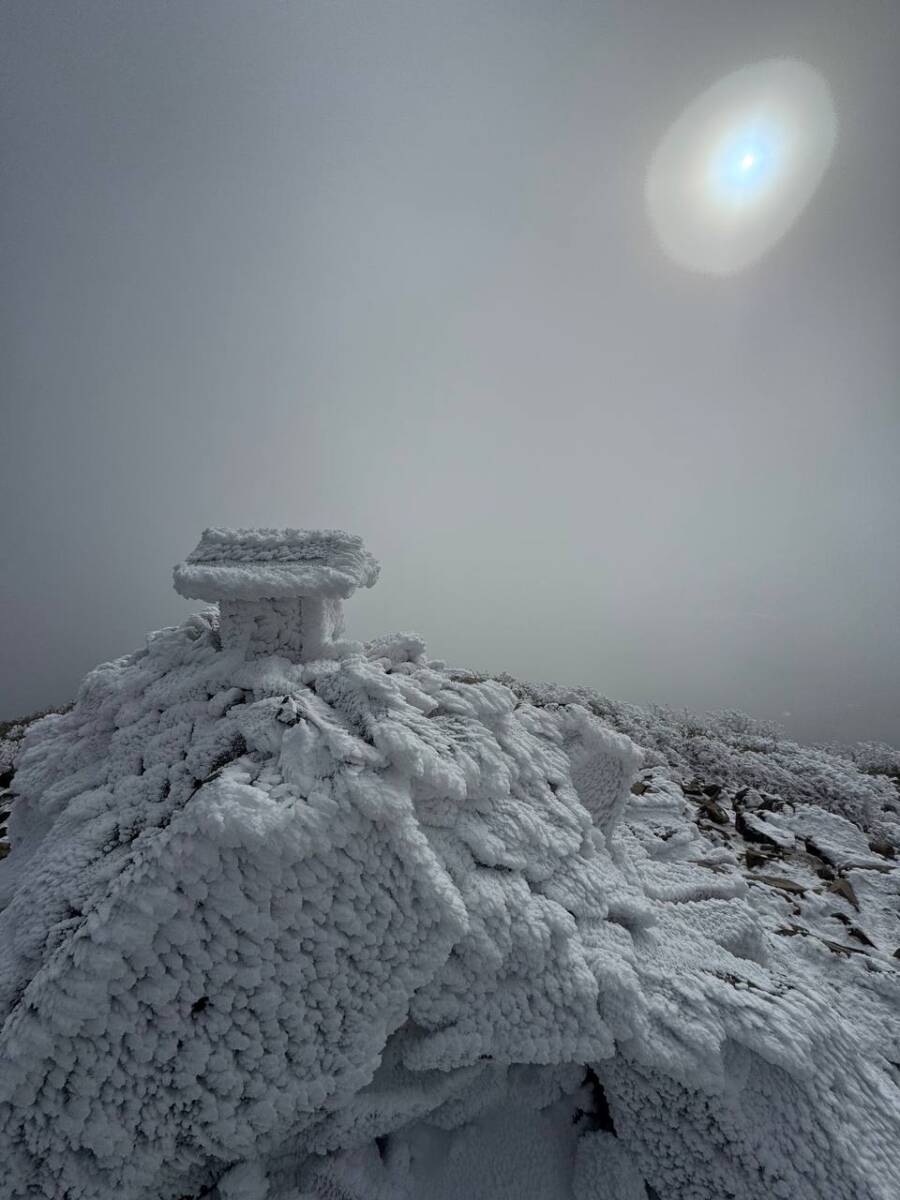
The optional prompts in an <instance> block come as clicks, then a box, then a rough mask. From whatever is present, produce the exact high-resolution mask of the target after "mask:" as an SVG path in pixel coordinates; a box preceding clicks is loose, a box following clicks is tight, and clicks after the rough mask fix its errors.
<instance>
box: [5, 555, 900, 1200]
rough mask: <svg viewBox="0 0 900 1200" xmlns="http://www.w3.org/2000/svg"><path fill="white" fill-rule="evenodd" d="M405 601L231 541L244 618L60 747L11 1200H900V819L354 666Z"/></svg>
mask: <svg viewBox="0 0 900 1200" xmlns="http://www.w3.org/2000/svg"><path fill="white" fill-rule="evenodd" d="M330 556H332V557H334V559H335V561H334V562H332V561H331V558H330ZM254 563H255V564H262V565H261V566H259V578H260V579H263V580H264V581H268V582H264V584H263V590H262V592H260V589H259V588H256V587H255V586H254V578H255V576H254V569H255V568H254V566H253V564H254ZM191 564H193V565H191ZM198 564H199V565H198ZM248 564H249V565H248ZM348 564H349V566H348ZM335 572H339V573H340V572H342V573H343V582H342V584H341V588H340V590H338V589H336V588H335V587H334V586H333V581H334V579H335V578H336V575H335ZM375 574H376V568H375V566H374V564H373V563H372V561H371V560H370V558H369V557H368V556H367V555H365V552H364V551H363V549H362V546H361V543H359V542H358V539H350V538H348V537H347V535H340V534H335V533H333V532H331V533H328V534H327V535H324V536H322V535H306V534H304V533H303V532H302V531H262V533H260V532H259V531H208V532H207V534H206V535H205V536H204V539H203V541H201V545H200V547H198V551H196V552H195V554H194V555H192V556H191V558H190V559H189V560H188V566H187V567H182V568H180V569H179V572H178V574H177V578H178V579H179V580H180V581H181V582H182V583H183V584H184V586H185V587H188V588H190V587H198V588H200V589H203V590H202V591H201V594H202V595H204V596H205V597H206V598H209V596H210V595H215V594H218V595H221V598H222V612H221V616H220V614H219V613H216V612H206V613H202V614H200V615H197V616H194V617H191V618H190V619H189V620H188V621H186V622H185V623H184V624H183V625H182V626H180V627H178V628H174V629H167V630H163V631H161V632H159V633H157V634H153V635H151V636H150V637H149V638H148V642H147V647H146V649H144V650H142V651H139V652H138V653H136V654H133V655H131V656H128V657H127V658H123V659H120V660H118V661H117V662H114V663H107V664H104V665H103V666H101V667H98V668H97V669H96V670H95V671H94V672H92V673H91V674H90V675H89V676H88V677H87V679H86V680H85V681H84V684H83V685H82V688H81V690H80V692H79V696H78V699H77V702H76V704H75V706H74V708H73V709H72V710H71V711H69V712H67V713H65V714H61V715H52V716H48V717H46V718H44V719H43V720H41V721H39V722H37V723H35V724H34V725H32V726H30V727H29V729H28V731H27V733H26V735H25V738H24V744H23V746H22V748H21V750H19V751H18V752H17V754H16V758H15V775H14V778H13V780H12V785H13V789H12V790H13V795H14V799H13V803H12V813H11V817H10V819H9V840H10V842H11V846H12V851H11V853H10V854H9V855H8V856H7V857H6V858H5V859H4V861H3V862H2V863H0V906H2V911H0V1020H2V1032H0V1149H2V1153H3V1161H4V1172H3V1183H2V1185H0V1194H2V1195H3V1196H8V1197H10V1200H20V1198H22V1200H24V1197H26V1196H27V1197H34V1196H46V1197H53V1198H56V1197H63V1196H65V1197H68V1198H69V1200H100V1198H101V1197H104V1198H105V1197H110V1196H112V1195H113V1194H116V1195H117V1196H118V1197H120V1198H121V1200H178V1198H181V1197H199V1196H201V1195H218V1196H220V1197H222V1198H223V1200H225V1198H230V1200H238V1198H241V1200H262V1198H263V1197H265V1198H267V1200H300V1198H301V1197H303V1198H309V1197H331V1198H333V1197H351V1198H359V1200H363V1198H364V1197H365V1198H366V1200H373V1198H383V1200H400V1198H403V1200H413V1198H415V1197H422V1196H426V1195H427V1196H429V1197H435V1198H440V1197H471V1198H475V1197H481V1196H484V1197H492V1198H493V1197H496V1198H498V1200H507V1198H509V1200H512V1198H513V1197H515V1198H516V1200H520V1198H521V1200H568V1198H572V1200H587V1198H591V1200H643V1198H644V1197H649V1198H650V1200H653V1198H654V1197H657V1198H659V1200H724V1198H726V1197H729V1196H730V1197H732V1198H734V1200H757V1198H762V1197H769V1196H783V1197H790V1198H791V1200H832V1198H833V1200H896V1196H897V1195H900V1161H898V1157H897V1154H896V1147H897V1145H898V1144H900V1087H898V1083H900V1065H898V1064H900V1021H898V1013H900V959H898V958H897V957H896V954H895V951H896V950H897V949H898V947H900V928H898V924H900V922H898V916H900V895H898V891H900V872H898V871H897V868H896V864H897V857H896V847H897V845H898V843H900V838H898V836H897V834H898V829H897V826H896V824H895V822H894V806H895V804H896V800H897V792H896V789H895V788H894V786H893V784H892V783H891V781H890V779H889V778H888V777H886V776H885V777H883V778H876V777H872V776H868V775H865V774H863V773H862V772H860V771H859V770H858V769H857V767H856V765H855V764H854V763H853V762H852V761H851V760H850V759H849V758H838V757H836V756H833V755H827V754H825V752H812V753H813V754H814V755H815V754H816V753H821V754H822V755H824V758H822V759H815V758H814V759H813V760H812V761H813V762H814V764H816V765H814V766H813V767H810V766H809V763H808V762H807V760H806V759H803V764H802V766H800V767H798V769H797V770H796V772H795V773H794V774H792V772H791V762H792V761H793V758H794V757H796V756H792V755H791V753H790V752H786V751H784V752H782V755H781V757H782V758H783V759H784V760H785V761H784V762H783V763H782V762H778V763H776V764H775V766H777V770H778V771H781V772H782V776H783V777H785V778H794V777H795V776H796V778H797V779H799V780H800V781H801V784H802V792H801V791H796V790H795V791H791V790H790V788H785V787H782V788H781V789H780V790H776V789H775V788H772V787H766V786H765V785H764V783H763V781H762V776H761V775H760V772H762V771H763V769H764V767H765V766H766V763H765V762H764V760H765V759H766V758H767V756H768V757H771V752H767V751H766V750H765V749H764V748H762V749H761V748H760V747H758V746H754V744H750V745H748V748H747V749H744V750H739V749H737V748H736V747H735V746H729V747H728V751H727V754H725V758H727V759H728V764H727V766H726V767H724V768H721V763H720V760H721V758H722V755H723V753H724V752H723V751H722V750H717V751H716V752H715V753H716V754H717V755H718V758H714V759H713V760H712V761H711V762H710V769H709V770H707V769H702V764H703V763H704V762H705V761H706V759H704V758H703V754H702V753H700V754H696V753H695V751H696V747H694V748H692V749H691V751H690V753H691V754H694V757H692V758H691V757H689V751H688V750H687V749H686V748H685V746H684V745H683V743H684V742H685V741H686V740H693V741H696V740H697V738H696V737H695V738H693V739H689V738H687V736H686V735H684V736H683V735H682V734H681V733H679V732H678V727H677V723H675V722H672V723H670V725H669V727H668V728H669V733H668V735H667V736H668V737H669V738H670V739H671V740H672V742H673V747H672V751H671V752H670V753H667V752H666V749H665V748H664V747H663V741H664V739H663V737H662V735H660V736H657V737H656V738H655V739H654V737H650V736H648V737H645V738H640V737H639V738H638V740H643V741H645V742H646V743H647V750H646V751H642V750H641V749H639V747H638V746H637V745H636V744H635V741H634V740H633V737H634V735H635V734H636V733H638V732H639V729H640V727H641V720H640V719H638V717H636V716H635V715H634V714H637V713H639V710H629V709H627V707H626V706H612V705H611V703H610V702H609V701H605V700H602V699H601V698H600V697H597V696H595V695H594V694H593V693H588V692H578V693H565V692H563V691H561V690H560V689H553V688H532V687H528V686H526V685H520V684H515V682H514V681H511V680H505V681H502V680H495V679H488V678H483V677H481V676H477V675H472V674H468V673H465V672H461V671H454V670H451V669H448V668H447V667H446V666H445V665H444V664H443V663H440V662H438V661H434V660H430V659H428V657H427V655H426V653H425V648H424V645H423V643H422V642H421V641H420V640H419V639H418V638H417V637H415V636H413V635H396V636H393V637H386V638H384V639H381V640H378V641H376V642H374V643H370V644H368V645H365V646H363V645H361V644H359V643H354V642H351V641H348V640H346V639H344V638H343V635H342V619H341V614H340V601H339V598H338V597H340V596H346V595H347V594H349V593H350V592H351V591H352V590H353V587H354V586H356V585H357V584H362V585H369V584H370V583H371V582H374V578H375ZM276 575H277V578H278V581H279V590H278V594H277V597H273V598H272V600H271V603H270V602H269V601H268V600H267V598H266V595H265V590H266V589H267V588H268V587H270V586H271V584H270V581H271V579H272V578H273V577H275V576H276ZM235 581H237V583H238V584H239V586H237V585H236V584H235ZM210 588H218V589H220V590H219V592H218V593H216V592H210V591H209V590H208V589H210ZM191 594H194V593H191ZM642 719H644V720H645V724H646V725H647V728H648V730H649V729H650V728H651V726H653V725H655V726H658V727H659V730H661V731H662V730H665V728H666V724H665V721H664V720H663V718H662V716H661V715H660V714H656V715H653V716H652V717H651V716H648V715H647V714H644V718H642ZM730 720H731V724H732V725H734V724H735V719H734V718H731V719H730ZM629 722H630V725H631V728H629V730H628V732H631V733H632V737H629V736H628V734H627V733H626V732H625V731H624V730H625V728H626V727H627V726H628V723H629ZM614 725H617V726H618V728H614V727H613V726H614ZM735 736H736V737H738V736H740V737H743V738H744V739H748V738H753V737H757V736H763V735H760V734H759V733H758V731H757V733H754V732H753V731H752V730H751V729H750V728H749V726H748V727H745V728H743V729H742V730H740V731H738V732H737V733H736V734H735ZM707 740H710V739H707ZM712 740H715V739H712ZM675 742H678V745H677V746H675V745H674V743H675ZM722 744H723V745H725V744H726V743H725V742H724V741H723V743H722ZM782 749H783V748H782ZM710 753H711V752H710ZM741 755H744V756H746V762H744V761H743V760H741ZM754 756H756V757H754ZM801 758H802V755H801ZM757 759H758V761H757ZM732 760H734V761H732ZM738 760H740V761H738ZM826 760H827V761H826ZM642 763H643V765H642ZM829 764H838V765H837V766H830V765H829ZM713 767H715V769H717V770H719V772H720V775H721V778H719V779H715V778H713V777H712V769H713ZM739 768H742V769H744V770H746V771H747V772H750V774H749V775H748V776H744V775H741V773H740V770H739ZM753 772H756V774H753ZM817 772H818V773H817ZM829 772H830V774H829ZM835 775H836V776H837V780H836V779H835V778H834V777H833V776H835ZM843 775H846V776H847V778H848V779H849V780H851V781H852V786H847V787H843V785H842V784H841V782H840V778H841V777H842V776H843ZM782 776H778V778H782ZM745 778H746V782H745V781H744V780H745ZM823 779H824V780H826V781H827V780H828V779H830V783H827V782H826V783H823V782H822V780H823ZM751 783H752V784H753V786H751ZM765 783H770V780H769V777H768V776H766V778H765ZM799 786H800V785H798V787H799ZM786 793H787V794H786ZM849 817H852V818H853V820H850V819H848V818H849Z"/></svg>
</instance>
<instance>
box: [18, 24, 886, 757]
mask: <svg viewBox="0 0 900 1200" xmlns="http://www.w3.org/2000/svg"><path fill="white" fill-rule="evenodd" d="M0 54H2V90H3V97H2V158H3V163H4V171H3V183H2V233H0V238H2V242H0V254H2V276H0V278H2V283H0V297H2V298H0V305H2V308H0V314H2V315H0V324H2V329H0V336H2V362H0V372H2V381H0V382H2V389H0V404H2V409H3V412H2V434H3V449H4V455H3V470H2V475H0V487H2V489H3V497H2V509H0V511H2V518H0V519H2V549H3V568H2V573H0V603H2V611H3V621H2V645H0V719H2V718H5V717H12V716H16V715H19V714H21V713H24V712H27V711H30V710H33V709H35V708H40V707H46V706H48V705H51V704H54V703H59V702H63V701H65V700H67V699H69V698H70V697H71V696H72V695H73V694H74V690H75V688H76V686H77V683H78V681H79V679H80V678H81V676H82V675H83V673H84V672H85V671H86V670H87V669H89V668H90V667H92V666H93V665H94V664H95V663H96V662H98V661H100V660H104V659H108V658H113V657H117V656H119V655H121V654H123V653H126V652H128V651H130V650H131V649H133V648H136V647H137V646H139V645H141V644H142V639H143V635H144V633H145V631H146V630H148V629H153V628H158V627H160V626H161V625H165V624H170V623H173V622H175V621H177V620H179V619H180V618H181V617H182V615H183V614H185V613H186V612H188V611H190V609H191V607H192V605H191V603H190V602H188V601H183V600H181V599H180V598H179V597H178V596H176V594H175V592H174V591H173V590H172V581H171V568H172V565H173V564H174V562H175V561H177V560H178V559H180V558H182V557H183V556H184V555H185V554H186V553H187V552H188V551H189V550H190V549H191V548H192V547H193V545H194V544H195V543H196V541H197V538H198V536H199V533H200V531H201V529H202V528H203V527H204V526H207V525H275V526H281V525H294V526H301V527H316V526H332V527H339V528H345V529H348V530H351V531H353V532H356V533H360V534H362V535H363V537H364V538H365V539H366V542H367V544H368V546H369V548H370V549H371V550H372V551H373V553H374V554H375V555H376V556H377V557H378V558H379V559H380V560H381V561H382V564H383V572H382V578H381V580H380V582H379V583H378V585H377V586H376V587H375V588H374V590H372V591H371V592H364V593H362V594H360V595H358V596H357V597H355V599H354V600H353V601H352V602H351V603H350V604H349V605H348V614H347V615H348V622H349V625H350V628H351V632H353V633H354V634H356V635H357V636H363V637H366V636H373V635H374V634H376V633H380V632H387V631H388V630H394V629H414V630H416V631H417V632H419V633H421V634H422V635H423V636H425V637H426V639H427V640H428V644H429V649H430V652H431V653H432V654H433V655H435V656H439V657H441V658H444V659H446V660H448V661H449V662H451V663H455V664H460V665H467V666H474V667H482V668H487V669H491V670H508V671H510V672H512V673H514V674H516V675H519V676H521V677H525V678H532V679H555V680H558V681H561V682H573V683H574V682H583V683H587V684H591V685H593V686H595V687H597V688H599V689H600V690H601V691H604V692H606V693H607V694H608V695H611V696H614V697H617V698H620V699H627V700H633V701H637V702H640V703H644V702H651V701H657V702H662V703H670V704H673V705H676V706H682V705H685V706H688V707H691V708H695V709H699V710H704V709H711V708H721V707H729V708H741V709H744V710H745V711H748V712H751V713H754V714H756V715H758V716H761V717H768V718H774V719H777V720H779V721H781V722H782V723H783V724H784V725H785V726H786V727H787V728H788V729H789V730H790V731H791V732H793V733H795V734H797V735H799V736H801V737H803V738H807V739H830V738H839V739H842V740H854V739H870V738H872V739H879V738H880V739H886V740H892V741H894V742H896V741H898V740H900V632H898V586H900V541H898V537H897V524H898V521H897V518H898V513H900V467H898V462H900V394H898V378H900V337H898V329H900V325H898V319H900V270H898V268H900V236H898V214H900V194H898V193H900V187H898V182H900V144H898V139H897V136H896V131H897V128H898V118H900V103H898V96H900V89H898V87H897V71H898V68H897V63H898V59H900V7H898V5H897V4H895V3H891V2H889V0H884V2H881V0H867V3H866V4H863V5H851V4H848V3H846V2H843V0H841V2H836V0H809V2H799V0H772V2H768V0H767V2H761V0H757V2H756V3H754V4H747V3H743V2H738V0H728V2H722V0H703V2H701V0H679V2H678V3H672V0H658V2H653V3H650V2H647V0H631V2H629V3H625V2H618V3H611V2H609V3H607V2H601V0H596V2H594V3H585V4H576V5H570V4H560V3H557V2H556V0H541V2H540V3H538V2H529V0H523V2H521V3H507V2H499V0H471V2H465V3H464V2H460V0H452V2H450V0H448V2H447V3H435V2H431V0H403V2H401V0H391V2H387V0H354V2H353V3H343V2H336V0H294V2H293V3H283V2H277V3H276V2H274V0H256V2H255V3H246V2H244V0H240V2H236V0H192V2H191V3H189V4H188V3H183V4H170V3H163V2H162V0H102V2H100V0H52V2H51V0H40V3H35V0H5V3H4V4H3V5H2V8H0ZM781 57H788V58H796V59H799V60H801V61H802V62H803V63H806V64H809V66H810V67H812V68H813V69H814V70H815V71H816V72H818V73H819V74H820V75H821V76H822V77H823V78H824V80H826V81H827V84H828V87H829V89H830V93H831V97H832V100H833V104H834V110H835V113H836V116H837V136H836V140H835V144H834V151H833V155H832V158H831V161H830V164H829V165H828V167H827V170H825V172H824V175H823V177H822V181H821V184H820V186H818V189H817V190H816V191H815V194H814V195H813V196H812V199H811V200H810V201H809V203H808V205H807V207H806V208H805V210H804V211H803V212H802V214H801V215H800V216H799V218H798V219H797V220H796V223H795V224H794V225H793V226H792V227H791V228H790V229H789V230H788V231H787V232H786V233H785V235H784V236H783V237H782V238H781V240H780V241H778V242H777V244H776V245H774V246H773V247H772V248H771V249H769V250H768V251H767V253H766V254H765V255H764V256H763V257H762V258H761V259H760V260H759V261H757V262H754V263H752V264H751V265H750V266H747V267H746V268H745V269H742V270H740V271H737V272H735V273H732V274H729V275H724V276H717V275H713V274H709V273H704V272H697V271H691V270H689V269H687V268H686V267H685V266H684V265H683V264H679V263H677V262H675V261H673V260H672V259H671V258H670V257H669V256H667V255H666V253H665V252H664V251H663V249H662V247H661V245H660V242H659V240H658V239H657V237H656V234H655V232H654V230H653V228H652V224H651V221H650V219H649V217H648V212H647V207H646V204H645V179H646V177H647V171H648V166H649V164H650V162H651V159H652V156H653V154H654V151H655V149H656V147H657V146H658V144H659V143H660V141H661V139H662V138H663V137H664V135H665V133H666V130H667V129H668V128H669V127H670V126H671V125H672V123H673V122H674V121H676V119H677V117H678V115H679V113H680V112H682V111H683V110H684V109H685V107H686V106H687V105H689V104H690V103H691V101H692V100H693V99H694V98H695V97H696V96H698V95H700V94H701V93H702V92H703V91H704V90H705V89H707V88H708V87H710V86H711V85H713V84H714V83H715V82H716V81H717V80H718V79H720V78H722V77H724V76H726V75H728V74H729V73H730V72H733V71H736V70H738V69H739V68H741V67H744V66H745V65H748V64H753V63H757V62H761V61H764V60H766V59H771V58H781Z"/></svg>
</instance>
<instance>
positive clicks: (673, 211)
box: [646, 59, 837, 275]
mask: <svg viewBox="0 0 900 1200" xmlns="http://www.w3.org/2000/svg"><path fill="white" fill-rule="evenodd" d="M836 134H837V119H836V116H835V111H834V105H833V103H832V99H831V94H830V91H829V88H828V85H827V83H826V82H825V80H824V79H823V78H822V76H821V75H820V74H819V73H818V72H817V71H815V70H813V68H812V67H809V66H807V65H806V64H804V63H801V62H797V61H795V60H793V59H772V60H768V61H766V62H761V63H756V64H755V65H753V66H749V67H743V68H742V69H741V70H739V71H735V72H734V73H733V74H731V75H727V76H726V77H725V78H724V79H721V80H719V82H718V83H716V84H714V85H713V86H712V87H711V88H709V89H708V90H707V91H705V92H704V93H703V94H702V95H701V96H699V97H698V98H697V99H696V100H694V101H693V102H692V103H691V104H689V105H688V107H687V108H686V109H685V110H684V112H683V113H682V114H681V115H680V116H679V117H678V119H677V120H676V121H675V123H674V125H672V127H671V128H670V129H669V131H668V132H667V133H666V135H665V137H664V138H663V139H662V141H661V142H660V144H659V146H658V147H657V150H656V152H655V154H654V155H653V158H652V160H651V163H650V167H649V170H648V172H647V181H646V201H647V209H648V212H649V215H650V220H651V222H652V224H653V227H654V229H655V230H656V233H657V235H658V237H659V240H660V242H661V244H662V246H663V248H664V249H665V251H666V252H667V253H668V254H669V256H670V257H671V258H672V259H673V260H674V261H675V262H677V263H679V264H681V265H682V266H684V267H687V268H689V269H691V270H695V271H702V272H707V273H710V274H714V275H728V274H731V273H733V272H735V271H739V270H741V269H742V268H744V267H746V266H749V265H750V263H752V262H755V261H756V260H757V259H758V258H760V257H761V256H762V255H763V254H765V253H766V251H768V250H769V249H771V247H772V246H774V245H775V243H776V242H777V241H778V240H779V239H780V238H781V237H783V236H784V234H785V233H786V232H787V231H788V229H790V227H791V226H792V225H793V224H794V222H795V221H796V220H797V218H798V217H799V216H800V214H801V213H802V211H803V209H804V208H805V207H806V205H807V204H808V203H809V201H810V200H811V199H812V196H813V194H814V193H815V191H816V189H817V188H818V186H819V183H820V182H821V180H822V176H823V175H824V173H825V169H826V168H827V166H828V163H829V161H830V160H831V156H832V153H833V151H834V145H835V141H836Z"/></svg>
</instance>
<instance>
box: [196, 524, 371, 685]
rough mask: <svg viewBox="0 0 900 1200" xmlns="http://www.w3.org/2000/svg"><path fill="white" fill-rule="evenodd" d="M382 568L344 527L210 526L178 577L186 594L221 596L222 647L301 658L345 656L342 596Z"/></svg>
mask: <svg viewBox="0 0 900 1200" xmlns="http://www.w3.org/2000/svg"><path fill="white" fill-rule="evenodd" d="M378 570H379V567H378V563H377V562H376V561H375V559H374V558H373V557H372V555H371V554H369V552H368V551H367V550H366V548H365V546H364V545H363V543H362V539H361V538H358V537H355V536H354V535H353V534H350V533H343V532H342V531H341V530H339V529H205V530H204V531H203V536H202V537H201V538H200V542H199V544H198V546H197V547H196V549H195V550H192V551H191V553H190V554H189V555H188V556H187V558H186V559H185V561H184V562H182V563H179V564H178V566H177V567H176V568H175V571H174V576H175V590H176V591H177V592H179V593H180V594H181V595H182V596H189V597H191V598H192V599H195V600H216V601H218V604H219V632H220V636H221V638H222V646H223V648H227V649H241V650H243V652H244V653H245V654H246V655H247V657H248V658H253V657H258V656H260V655H263V654H281V655H284V656H285V657H286V658H290V659H291V660H292V661H294V662H303V661H309V660H311V659H315V658H328V657H333V656H334V655H336V654H339V653H340V651H341V649H342V643H341V642H340V640H339V639H340V636H341V633H342V632H343V628H344V618H343V604H342V601H343V600H345V599H346V598H347V597H348V596H351V595H352V594H353V593H354V592H355V591H356V589H357V588H358V587H371V586H372V584H373V583H374V582H375V580H376V579H377V578H378Z"/></svg>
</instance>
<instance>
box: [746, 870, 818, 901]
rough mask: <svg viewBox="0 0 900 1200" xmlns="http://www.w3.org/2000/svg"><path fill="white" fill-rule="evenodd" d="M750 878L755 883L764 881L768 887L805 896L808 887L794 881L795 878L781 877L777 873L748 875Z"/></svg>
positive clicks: (793, 894)
mask: <svg viewBox="0 0 900 1200" xmlns="http://www.w3.org/2000/svg"><path fill="white" fill-rule="evenodd" d="M747 878H748V879H752V880H753V882H754V883H764V884H765V885H766V887H772V888H778V889H779V891H782V892H788V893H789V894H790V895H792V896H805V895H806V888H805V887H803V885H802V884H799V883H794V881H793V879H781V878H780V877H779V876H776V875H748V876H747Z"/></svg>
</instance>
